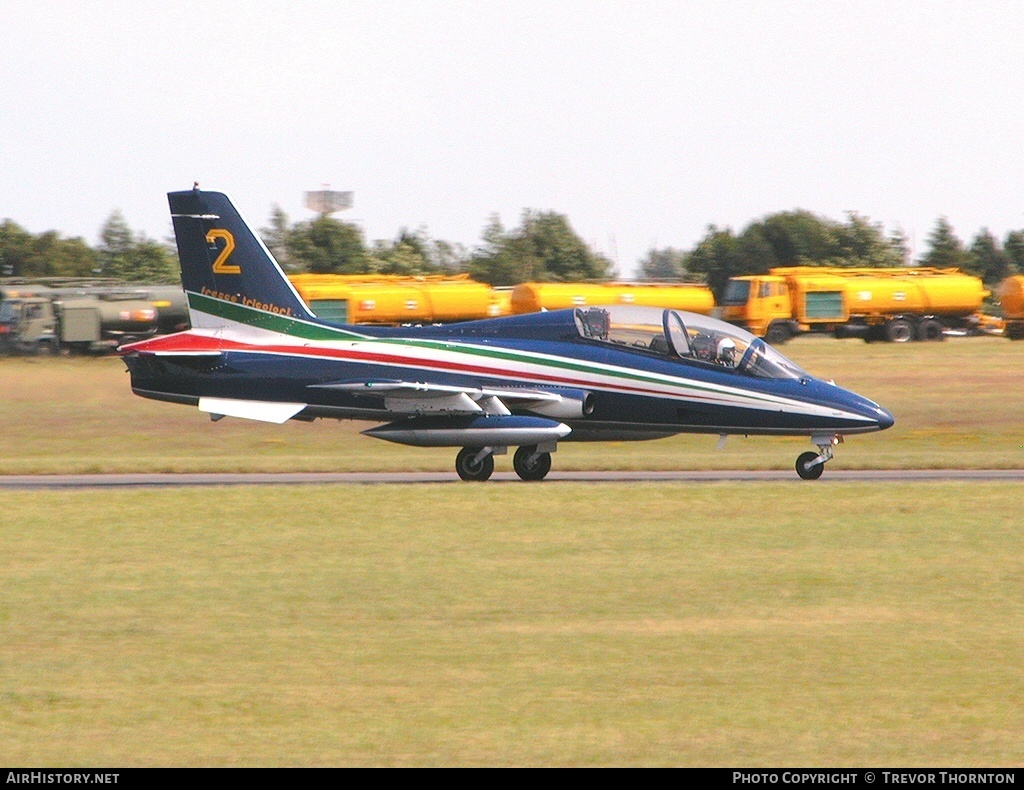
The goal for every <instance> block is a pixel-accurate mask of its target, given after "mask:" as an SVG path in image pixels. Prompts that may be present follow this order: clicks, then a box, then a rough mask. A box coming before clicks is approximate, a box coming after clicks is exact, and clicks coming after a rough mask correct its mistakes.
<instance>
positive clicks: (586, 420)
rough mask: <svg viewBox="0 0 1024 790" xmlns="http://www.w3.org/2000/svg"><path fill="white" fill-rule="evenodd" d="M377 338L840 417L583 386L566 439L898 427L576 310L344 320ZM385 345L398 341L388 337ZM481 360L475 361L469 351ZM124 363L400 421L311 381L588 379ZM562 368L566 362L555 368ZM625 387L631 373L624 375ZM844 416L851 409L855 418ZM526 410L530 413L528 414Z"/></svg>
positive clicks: (158, 387) (322, 361)
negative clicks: (550, 363)
mask: <svg viewBox="0 0 1024 790" xmlns="http://www.w3.org/2000/svg"><path fill="white" fill-rule="evenodd" d="M346 328H347V329H350V330H352V331H358V332H359V333H360V334H363V335H366V336H369V337H373V338H382V339H383V338H395V339H398V338H401V339H405V340H412V341H414V340H433V341H441V342H444V341H450V342H452V346H453V348H452V350H457V348H458V344H462V343H470V344H473V345H477V346H484V347H488V346H489V347H492V348H495V349H507V350H509V351H514V352H516V353H517V354H522V355H525V356H530V355H533V354H536V355H545V356H553V357H560V358H563V359H565V360H566V361H567V362H569V363H572V362H580V363H588V362H590V363H597V364H600V365H611V366H616V367H619V368H623V369H627V370H631V371H636V372H638V373H652V374H659V375H669V376H674V377H679V378H683V379H688V380H692V381H694V382H698V383H701V384H708V385H713V386H725V387H732V388H735V389H737V390H740V391H746V392H749V393H752V394H758V395H770V396H779V397H782V398H787V399H791V400H793V401H798V402H801V403H806V404H811V405H813V406H816V407H819V409H821V408H824V409H825V410H826V411H827V410H833V411H835V412H837V413H836V414H832V415H829V414H827V413H826V414H817V415H809V414H799V413H793V412H788V411H786V410H785V409H784V408H783V407H782V406H779V407H778V408H777V409H776V408H772V407H770V406H769V407H767V408H765V407H762V408H748V407H743V406H731V405H721V404H718V403H713V402H708V401H704V400H700V399H696V398H683V397H670V396H654V395H641V394H631V393H628V392H622V391H612V390H611V389H602V388H601V387H600V386H595V387H592V388H591V387H586V386H583V388H585V389H588V390H589V391H591V392H593V394H594V400H593V404H594V408H593V411H592V413H590V414H588V415H586V416H583V417H579V418H576V419H565V420H564V422H565V423H566V424H568V425H569V426H570V427H572V428H573V434H572V435H570V437H568V438H569V440H586V439H588V438H589V437H588V434H591V435H592V436H593V437H594V438H604V436H606V435H607V434H608V433H609V432H615V431H618V432H622V433H628V432H633V433H638V434H643V433H645V432H649V433H651V434H652V435H665V434H669V433H683V432H686V433H691V432H698V433H699V432H704V433H749V434H801V435H806V434H809V433H818V432H820V433H826V432H834V433H860V432H867V431H875V430H881V429H884V428H888V427H889V426H891V425H892V424H893V417H892V415H891V414H890V413H889V412H888V411H886V410H885V409H883V408H881V407H879V406H878V404H876V403H874V402H872V401H870V400H868V399H867V398H864V397H862V396H860V395H857V394H856V393H853V392H850V391H848V390H844V389H842V388H841V387H837V386H835V385H833V384H829V383H827V382H824V381H821V380H820V379H816V378H813V377H811V376H806V377H802V378H799V379H797V378H784V379H774V378H760V377H757V376H754V375H749V374H745V373H742V372H739V371H737V370H735V369H727V368H724V367H721V366H719V365H714V364H711V363H706V362H701V361H698V360H695V359H680V358H669V357H666V356H663V355H659V354H655V353H653V352H649V351H645V350H641V349H634V348H631V347H621V346H615V345H611V344H608V343H604V342H599V341H594V340H587V339H584V338H582V337H581V336H580V335H579V333H578V331H577V329H576V325H575V323H574V320H573V311H572V310H559V311H553V312H550V313H534V314H529V315H522V316H511V317H507V318H497V319H487V320H483V321H473V322H466V323H462V324H453V325H447V326H426V327H367V326H358V327H346ZM387 345H388V350H393V351H401V346H398V345H392V344H387ZM468 359H469V360H470V361H472V358H471V357H470V358H468ZM126 362H127V364H128V367H129V369H130V371H131V374H132V386H133V388H134V389H135V390H136V391H137V392H139V393H140V394H145V393H173V394H177V395H184V396H188V397H200V396H213V397H220V398H237V399H251V400H266V401H286V402H300V403H308V404H309V405H310V407H309V409H307V416H333V417H352V418H355V419H381V420H392V419H394V417H395V415H394V414H393V413H391V412H388V411H386V410H385V408H384V401H383V398H382V397H381V398H379V397H367V396H364V395H356V394H353V393H351V392H346V391H340V390H332V389H318V388H311V387H312V385H317V384H328V383H331V382H339V381H368V380H369V381H372V380H378V381H387V380H399V381H412V382H429V383H433V384H443V385H452V386H461V387H471V388H475V387H493V388H512V387H519V388H527V389H544V390H549V389H552V388H555V387H559V386H581V385H574V384H553V383H550V382H542V381H531V380H528V379H525V378H522V377H516V376H514V375H510V376H501V375H497V376H490V375H483V374H475V373H466V372H449V371H437V370H427V369H425V368H423V367H421V366H398V365H391V364H383V363H377V362H367V363H364V362H352V361H347V360H338V359H331V358H325V357H299V356H287V355H280V354H267V353H258V352H249V351H228V352H225V353H223V354H222V355H220V357H216V358H214V357H173V356H161V357H154V356H150V355H137V356H134V355H130V356H128V357H126ZM550 371H551V372H552V373H553V374H556V375H557V374H558V373H559V369H558V368H551V369H550ZM623 383H625V384H628V383H629V382H628V380H623ZM838 412H845V413H846V415H845V416H844V415H842V414H839V413H838ZM519 413H528V412H526V411H523V410H520V411H519ZM850 414H853V415H857V416H859V417H861V418H863V419H859V420H858V419H854V418H851V417H850V416H849V415H850Z"/></svg>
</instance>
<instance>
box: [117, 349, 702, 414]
mask: <svg viewBox="0 0 1024 790" xmlns="http://www.w3.org/2000/svg"><path fill="white" fill-rule="evenodd" d="M352 342H357V343H365V342H374V341H373V340H371V339H367V340H357V341H352ZM120 351H121V353H122V354H124V353H130V352H133V351H135V352H138V353H140V354H145V353H156V352H162V353H170V354H173V353H175V352H177V353H183V354H188V353H201V352H207V353H215V352H222V351H244V352H248V353H253V354H283V355H289V356H300V357H319V358H331V359H347V360H357V361H360V362H380V363H383V364H388V365H399V366H402V367H411V368H427V369H431V368H433V369H440V370H446V371H454V372H459V373H476V374H480V375H485V376H490V377H494V378H512V379H527V380H530V381H543V382H548V383H552V384H562V385H572V386H575V387H594V386H597V387H602V388H605V389H608V388H612V389H614V390H619V391H624V392H632V393H638V394H641V395H653V396H657V397H665V393H664V392H660V391H658V390H652V389H645V388H643V387H636V386H629V385H625V384H614V385H608V384H595V383H593V382H587V381H586V380H580V379H578V378H576V379H574V378H566V377H563V376H555V375H551V374H543V373H527V372H511V371H501V370H495V369H494V368H488V367H483V366H478V365H468V364H466V363H459V362H445V361H442V360H423V359H418V358H416V357H406V356H398V355H396V354H384V353H380V352H367V351H358V350H355V349H340V348H329V347H324V346H299V345H282V346H276V345H274V346H269V345H267V346H263V345H260V346H257V345H254V344H251V343H240V342H238V341H235V340H226V339H224V338H215V337H208V336H205V335H194V334H192V333H191V332H181V333H178V334H176V335H167V336H165V337H158V338H153V339H152V340H143V341H141V342H139V343H132V344H131V345H128V346H123V347H122V348H121V349H120ZM453 353H463V354H468V353H472V352H468V351H463V352H459V351H454V352H453ZM526 364H538V365H539V364H543V363H541V362H535V363H526ZM603 375H612V376H613V375H615V374H611V373H609V374H603ZM665 386H668V387H671V386H674V385H672V384H666V385H665ZM687 398H688V399H698V400H715V399H714V398H711V397H709V396H706V395H701V394H698V393H687Z"/></svg>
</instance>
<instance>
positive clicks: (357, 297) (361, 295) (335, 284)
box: [288, 274, 509, 324]
mask: <svg viewBox="0 0 1024 790" xmlns="http://www.w3.org/2000/svg"><path fill="white" fill-rule="evenodd" d="M288 279H289V280H291V282H292V285H294V286H295V290H296V291H298V292H299V296H301V297H302V299H303V301H305V302H306V304H308V305H309V307H310V309H311V310H312V311H313V312H314V313H316V315H318V316H319V317H320V318H323V319H325V320H327V321H336V322H338V323H343V324H408V323H431V324H432V323H446V322H450V321H472V320H474V319H477V318H493V317H495V316H499V315H508V311H509V307H508V299H507V298H503V296H502V295H501V294H500V293H499V292H496V291H494V290H493V289H492V288H491V287H490V286H489V285H486V284H485V283H479V282H475V281H473V280H470V279H469V276H468V275H464V274H463V275H454V276H446V275H429V276H422V277H417V276H405V275H379V274H376V275H375V274H355V275H341V274H293V275H291V276H289V278H288Z"/></svg>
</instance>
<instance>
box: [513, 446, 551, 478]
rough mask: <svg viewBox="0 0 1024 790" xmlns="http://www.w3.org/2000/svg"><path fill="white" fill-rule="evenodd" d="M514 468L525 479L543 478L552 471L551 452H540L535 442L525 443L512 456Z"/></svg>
mask: <svg viewBox="0 0 1024 790" xmlns="http://www.w3.org/2000/svg"><path fill="white" fill-rule="evenodd" d="M512 468H513V469H515V470H516V474H517V475H519V477H520V478H521V479H523V480H543V479H544V478H545V477H547V474H548V472H550V471H551V453H538V452H537V445H535V444H528V445H524V446H522V447H520V448H519V449H518V450H516V454H515V455H514V456H512Z"/></svg>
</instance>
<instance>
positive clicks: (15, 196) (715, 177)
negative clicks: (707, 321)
mask: <svg viewBox="0 0 1024 790" xmlns="http://www.w3.org/2000/svg"><path fill="white" fill-rule="evenodd" d="M1022 42H1024V3H1021V2H993V1H992V0H973V1H972V2H950V1H949V0H945V1H944V2H901V0H888V1H887V2H876V1H875V0H871V1H870V2H869V1H868V0H863V1H862V2H857V1H856V0H848V1H847V2H827V1H825V0H814V1H813V2H796V1H792V0H791V1H788V2H786V1H783V0H777V1H776V2H726V1H720V2H683V1H682V0H680V1H678V2H669V1H668V0H646V1H645V0H629V2H626V1H625V0H586V1H585V2H576V1H575V0H543V2H531V1H530V0H515V1H514V2H497V1H493V2H492V1H489V0H443V1H441V2H434V1H432V0H422V1H417V0H369V1H368V2H355V1H354V0H324V1H321V0H315V1H311V2H301V1H297V2H287V3H284V2H258V1H255V0H249V1H248V2H230V1H227V0H217V2H203V3H193V2H180V1H179V2H167V0H161V2H139V1H138V0H136V1H135V2H119V1H117V0H115V1H113V2H111V1H110V0H107V2H69V1H68V0H64V1H62V2H49V0H16V2H12V1H11V0H0V218H5V217H9V218H11V219H13V220H15V221H16V222H18V223H20V224H21V225H23V226H25V227H26V228H28V229H29V230H31V231H33V232H40V231H44V230H49V229H56V230H58V231H60V232H62V233H64V234H65V235H80V236H83V237H85V238H86V239H87V240H88V241H89V242H90V243H95V242H96V240H97V234H98V231H99V228H100V226H101V225H102V223H103V222H104V220H105V219H106V218H107V216H109V214H110V212H111V211H112V210H113V209H115V208H118V209H120V210H121V211H122V212H123V213H124V215H125V217H126V218H127V220H128V222H129V224H130V225H131V226H132V227H133V228H135V229H137V230H143V231H145V232H147V233H148V234H149V235H151V236H154V237H159V238H163V237H165V236H167V235H168V234H169V233H170V222H169V218H168V213H167V203H166V198H165V193H166V192H168V191H171V190H175V189H185V188H188V187H190V186H191V185H192V182H193V181H195V180H198V181H199V182H200V184H201V186H202V187H204V188H206V189H216V190H220V191H224V192H228V193H229V194H231V195H232V197H233V198H234V199H235V202H236V204H237V205H238V206H239V208H240V209H241V210H242V211H243V213H245V214H246V215H247V216H248V217H249V218H250V220H251V221H253V223H254V224H256V225H257V226H262V225H265V224H266V222H267V218H268V217H269V214H270V211H271V208H272V206H273V205H274V204H278V205H280V206H281V207H282V208H283V209H284V210H285V211H286V212H287V213H288V214H289V216H290V217H291V219H292V220H293V221H294V220H303V219H309V218H310V217H311V216H312V214H311V213H310V212H308V211H307V210H306V209H305V208H304V207H303V192H304V191H306V190H311V189H318V188H320V187H321V185H323V184H325V183H327V184H330V186H331V188H333V189H343V190H352V191H354V193H355V207H354V208H353V209H351V210H349V211H348V212H345V213H342V214H340V215H339V216H340V217H341V218H343V219H351V220H354V221H358V222H359V223H360V224H361V225H362V226H363V228H364V230H365V232H366V235H367V238H368V239H369V240H372V239H377V238H393V237H394V236H395V234H396V233H397V231H398V229H399V228H400V227H409V228H413V229H415V228H418V227H421V226H425V227H426V228H427V231H428V232H429V233H430V235H431V236H433V237H435V238H442V239H447V240H449V241H454V242H461V243H463V244H465V245H467V246H469V247H472V246H473V245H475V244H476V243H477V242H478V240H479V238H480V232H481V230H482V228H483V226H484V224H485V223H486V222H487V219H488V217H489V216H490V215H491V214H493V213H495V212H496V213H498V214H499V215H500V216H501V218H502V220H503V221H504V223H505V224H506V226H514V225H516V224H518V221H519V217H520V214H521V212H522V209H523V208H535V209H542V210H548V209H551V210H555V211H558V212H561V213H564V214H566V215H567V216H568V217H569V219H570V221H571V222H572V224H573V226H574V227H575V229H576V230H577V232H578V233H579V234H580V235H581V236H582V237H583V238H584V239H585V240H586V241H587V242H589V243H590V244H591V245H593V246H594V247H595V248H596V249H598V250H599V251H601V252H604V253H605V254H607V255H608V256H609V257H611V258H612V260H613V261H616V263H617V265H618V268H619V271H620V273H621V274H623V275H629V274H631V273H632V272H633V271H634V269H635V267H636V262H637V260H638V259H640V258H641V257H642V256H643V255H644V254H645V253H646V252H647V250H649V249H650V248H651V247H653V246H657V247H667V246H675V247H680V248H690V247H692V246H693V245H694V244H695V243H696V242H697V241H698V240H699V239H700V238H701V237H702V236H703V234H704V232H705V229H706V227H707V225H708V224H709V223H715V224H717V225H720V226H732V227H733V228H734V229H736V230H740V229H742V227H743V226H745V225H746V224H747V223H748V222H749V221H751V220H753V219H756V218H758V217H761V216H764V215H765V214H768V213H771V212H775V211H780V210H785V209H793V208H805V209H809V210H812V211H815V212H818V213H820V214H823V215H825V216H828V217H832V218H834V219H838V220H842V219H844V217H845V212H847V211H858V212H860V213H861V214H865V215H867V216H868V217H870V218H871V219H873V220H875V221H878V222H882V223H884V224H885V226H886V229H887V230H892V229H894V228H897V227H899V228H902V229H903V230H904V232H906V233H907V234H908V235H909V236H910V238H911V241H912V243H913V245H914V248H915V251H916V252H917V253H918V254H920V253H922V252H923V251H924V250H925V248H926V238H927V236H928V233H929V232H930V231H931V229H932V227H933V226H934V223H935V220H936V218H937V217H939V216H940V215H943V216H947V217H948V218H949V219H950V221H951V222H952V224H953V226H954V227H955V228H956V230H957V232H958V234H959V235H960V236H961V238H963V239H964V240H965V241H969V240H970V238H971V237H973V236H974V234H975V233H976V232H977V231H978V229H979V228H980V227H981V226H987V227H988V228H990V229H991V230H992V231H993V232H994V233H996V235H997V236H999V237H1000V238H1002V237H1003V235H1005V232H1006V231H1007V230H1010V229H1019V228H1024V153H1022V141H1024V43H1022Z"/></svg>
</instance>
